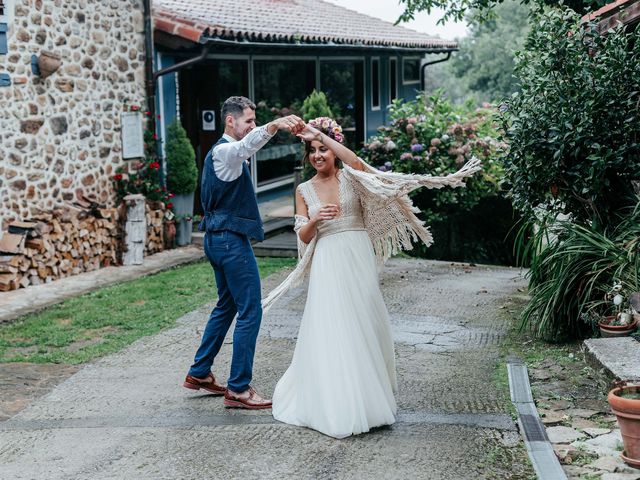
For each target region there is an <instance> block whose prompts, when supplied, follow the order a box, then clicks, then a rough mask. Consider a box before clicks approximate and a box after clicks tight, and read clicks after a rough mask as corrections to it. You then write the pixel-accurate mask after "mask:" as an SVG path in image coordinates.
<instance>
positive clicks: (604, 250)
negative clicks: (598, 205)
mask: <svg viewBox="0 0 640 480" xmlns="http://www.w3.org/2000/svg"><path fill="white" fill-rule="evenodd" d="M636 201H637V198H636ZM617 220H618V221H617V222H616V223H617V226H616V227H615V228H610V229H606V230H605V231H604V232H600V231H598V230H596V229H594V228H591V227H588V226H583V225H578V224H575V223H572V222H570V221H566V220H565V221H556V220H555V219H554V217H551V219H550V223H547V222H542V225H541V227H540V228H539V229H538V230H537V231H536V233H535V234H534V235H533V238H532V241H531V242H529V243H528V247H527V248H528V249H527V250H526V251H525V253H526V254H527V255H528V256H529V257H530V260H531V269H530V270H529V274H528V275H529V278H530V282H529V293H530V295H531V301H530V302H529V303H528V304H527V306H526V308H525V309H524V311H523V313H522V325H523V327H530V328H531V329H532V330H533V332H534V333H535V334H536V335H537V336H539V337H542V338H544V339H546V340H550V341H563V340H568V339H571V338H576V337H578V338H579V337H583V336H585V335H588V334H589V333H591V331H592V327H593V325H592V324H591V323H590V322H587V321H585V320H586V315H585V314H587V312H589V311H592V310H593V309H594V308H595V309H596V312H595V313H597V315H598V316H599V315H603V314H605V313H606V311H605V309H604V306H603V303H602V302H601V300H602V299H603V297H604V295H605V294H606V293H607V292H608V291H609V290H610V289H611V286H612V285H613V284H614V282H619V283H620V284H621V285H622V286H623V288H624V289H625V290H628V291H638V287H640V277H639V276H640V204H637V206H636V207H635V209H633V210H632V211H631V212H630V213H627V214H626V215H624V216H623V217H621V218H617Z"/></svg>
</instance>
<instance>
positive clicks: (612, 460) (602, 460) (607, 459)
mask: <svg viewBox="0 0 640 480" xmlns="http://www.w3.org/2000/svg"><path fill="white" fill-rule="evenodd" d="M588 466H589V467H591V468H595V469H597V470H604V471H605V472H612V473H613V472H617V471H619V470H620V469H623V470H624V469H626V465H625V463H624V462H623V461H622V459H621V458H620V455H616V456H610V455H603V456H601V457H599V458H598V459H597V460H595V461H594V462H591V463H590V464H589V465H588Z"/></svg>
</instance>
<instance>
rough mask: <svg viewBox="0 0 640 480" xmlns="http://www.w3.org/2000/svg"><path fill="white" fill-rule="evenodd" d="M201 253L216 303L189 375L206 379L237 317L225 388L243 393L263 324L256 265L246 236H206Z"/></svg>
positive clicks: (224, 233)
mask: <svg viewBox="0 0 640 480" xmlns="http://www.w3.org/2000/svg"><path fill="white" fill-rule="evenodd" d="M204 251H205V254H206V255H207V258H208V259H209V262H211V265H212V266H213V271H214V273H215V276H216V284H217V286H218V303H217V305H216V306H215V308H214V309H213V311H212V312H211V315H210V316H209V321H208V322H207V326H206V327H205V329H204V333H203V335H202V343H201V344H200V348H198V351H197V352H196V356H195V360H194V362H193V365H192V366H191V369H190V370H189V375H192V376H194V377H197V378H204V377H206V376H207V374H208V373H209V371H210V370H211V367H212V366H213V360H214V359H215V357H216V355H217V354H218V352H219V351H220V347H221V346H222V342H223V341H224V338H225V336H226V335H227V332H228V331H229V327H230V326H231V323H232V322H233V318H234V317H235V315H236V313H237V314H238V318H237V319H236V327H235V330H234V332H233V357H232V359H231V373H230V376H229V380H228V382H227V387H228V388H229V389H230V390H232V391H234V392H238V393H240V392H244V391H245V390H247V389H248V388H249V384H250V383H251V378H252V372H253V356H254V353H255V350H256V340H257V338H258V331H259V330H260V322H261V321H262V305H261V303H260V302H261V292H260V274H259V272H258V264H257V262H256V257H255V256H254V254H253V249H252V248H251V243H250V241H249V239H248V238H247V236H245V235H241V234H238V233H234V232H231V231H229V230H223V231H219V232H207V233H206V235H205V238H204Z"/></svg>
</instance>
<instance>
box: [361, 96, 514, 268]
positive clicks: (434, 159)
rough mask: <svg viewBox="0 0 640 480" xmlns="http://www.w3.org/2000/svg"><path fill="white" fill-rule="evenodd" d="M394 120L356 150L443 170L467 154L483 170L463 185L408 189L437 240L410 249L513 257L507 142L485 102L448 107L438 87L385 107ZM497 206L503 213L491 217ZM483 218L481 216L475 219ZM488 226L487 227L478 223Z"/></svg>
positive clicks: (398, 163)
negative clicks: (505, 181) (505, 184)
mask: <svg viewBox="0 0 640 480" xmlns="http://www.w3.org/2000/svg"><path fill="white" fill-rule="evenodd" d="M389 116H390V118H391V124H390V125H389V126H387V127H380V128H379V133H378V134H377V135H376V136H374V137H372V138H371V139H369V141H368V142H367V143H366V145H365V147H364V148H363V149H362V151H361V152H360V155H361V156H362V158H364V159H365V160H366V161H367V162H369V163H371V164H372V165H374V166H376V167H377V168H380V169H381V170H383V171H384V170H392V171H396V172H403V173H420V174H431V175H447V174H449V173H453V172H455V171H457V170H458V169H459V168H460V167H462V165H464V163H465V162H467V161H468V160H469V159H471V157H473V156H476V157H478V158H480V159H481V160H482V162H483V169H482V172H480V173H479V174H477V175H475V176H474V177H473V178H471V179H469V180H468V181H467V182H466V184H467V186H466V187H465V188H456V189H453V188H442V189H438V190H428V189H424V188H423V189H420V190H418V191H416V192H414V193H413V194H412V199H413V201H414V203H415V205H416V206H417V207H418V208H419V209H420V210H421V212H422V213H421V218H423V219H424V220H426V222H427V224H429V225H431V226H432V230H433V234H434V238H435V244H434V246H433V247H432V248H430V249H426V248H425V247H424V246H422V245H419V246H418V248H417V249H416V250H415V252H414V253H415V254H418V255H420V256H428V257H430V258H440V259H447V260H460V261H477V262H487V263H512V258H511V249H510V247H509V246H508V244H507V243H505V237H506V236H507V234H508V232H509V230H510V229H511V227H512V226H513V223H514V220H513V212H512V209H511V207H510V206H509V205H508V204H507V202H504V199H503V198H502V194H501V188H500V181H501V179H502V176H503V173H502V164H501V162H500V161H499V160H498V157H499V155H500V154H501V152H502V151H503V150H504V148H505V145H504V144H502V143H500V142H498V141H497V140H496V137H497V136H498V132H497V130H496V125H495V123H494V121H493V117H494V112H493V110H492V109H490V108H479V109H477V108H475V107H474V106H471V105H462V106H456V107H454V106H452V105H451V103H450V102H449V101H448V100H447V99H445V98H444V96H443V95H442V93H441V92H440V91H438V92H436V93H435V94H434V95H432V96H430V97H428V98H425V97H424V95H419V96H418V97H417V98H416V99H415V100H413V101H403V100H396V101H394V102H393V104H392V105H391V107H390V109H389ZM493 208H497V209H499V211H500V214H501V215H503V218H497V216H495V215H493V212H492V209H493ZM478 217H481V218H478ZM483 227H488V228H483Z"/></svg>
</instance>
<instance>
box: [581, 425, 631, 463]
mask: <svg viewBox="0 0 640 480" xmlns="http://www.w3.org/2000/svg"><path fill="white" fill-rule="evenodd" d="M571 445H572V446H574V447H576V448H584V449H585V450H586V451H588V452H591V453H595V454H597V455H609V456H612V457H614V456H616V455H620V450H619V447H620V446H621V445H622V436H621V435H620V430H618V429H615V430H613V431H612V432H611V433H606V434H604V435H600V436H598V437H595V438H590V439H588V440H584V441H582V440H581V441H577V442H574V443H572V444H571Z"/></svg>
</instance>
